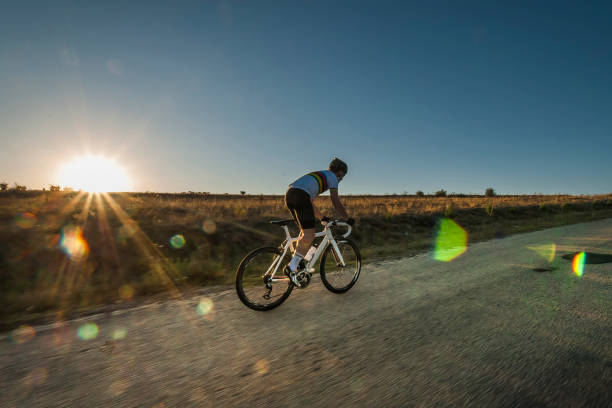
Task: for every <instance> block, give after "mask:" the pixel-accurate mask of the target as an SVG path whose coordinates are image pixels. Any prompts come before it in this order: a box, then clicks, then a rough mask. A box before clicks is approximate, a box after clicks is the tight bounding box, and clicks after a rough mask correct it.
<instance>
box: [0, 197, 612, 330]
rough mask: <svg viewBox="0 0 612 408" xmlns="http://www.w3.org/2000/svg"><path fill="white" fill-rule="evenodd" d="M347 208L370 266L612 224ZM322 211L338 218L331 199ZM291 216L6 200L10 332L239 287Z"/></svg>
mask: <svg viewBox="0 0 612 408" xmlns="http://www.w3.org/2000/svg"><path fill="white" fill-rule="evenodd" d="M342 199H343V202H345V204H346V207H347V208H348V210H349V213H350V214H351V216H354V217H355V218H356V219H357V225H356V229H355V230H354V234H353V238H354V239H355V240H356V241H357V242H358V244H359V245H360V247H361V248H362V254H363V256H364V260H365V261H366V262H367V261H368V260H372V259H376V258H379V257H387V256H407V255H411V254H414V253H416V252H419V251H422V250H425V249H428V248H430V247H431V246H432V243H433V241H434V239H435V236H436V230H437V225H439V220H440V219H444V218H451V219H453V220H454V221H455V222H456V223H457V224H458V225H460V226H461V227H463V228H464V229H465V230H466V232H467V234H468V241H469V242H474V241H479V240H483V239H489V238H493V237H503V236H505V235H509V234H515V233H519V232H526V231H531V230H536V229H542V228H547V227H552V226H558V225H565V224H571V223H576V222H582V221H589V220H594V219H600V218H607V217H612V196H609V195H608V196H562V195H530V196H497V197H483V196H462V197H459V196H455V197H452V196H451V197H431V196H426V197H414V196H407V195H394V196H344V197H342ZM316 203H317V206H318V207H319V208H320V209H321V210H322V212H323V213H324V214H330V215H331V208H330V202H329V199H328V198H327V197H320V198H318V199H317V202H316ZM287 216H288V212H287V211H286V210H285V209H284V206H283V201H282V197H280V196H263V195H261V196H254V195H244V196H237V195H211V194H156V193H130V194H95V195H89V194H86V193H78V192H73V193H64V192H36V191H32V192H12V193H11V192H7V193H3V194H0V248H1V249H0V251H1V252H0V271H1V272H0V273H1V276H0V289H1V291H2V297H1V299H2V300H1V304H0V306H1V310H2V312H0V313H1V315H0V328H10V327H13V326H15V325H17V324H19V323H21V322H25V321H37V320H41V319H42V320H47V319H62V318H68V317H69V316H71V315H73V314H74V313H79V312H82V311H86V310H89V309H91V308H92V307H95V306H98V305H105V304H109V303H121V302H130V301H132V300H133V299H135V298H138V297H141V296H143V295H149V294H153V293H162V292H163V293H168V294H170V295H173V294H174V295H178V294H180V293H181V292H183V291H184V290H187V289H189V288H193V287H199V286H202V285H215V284H227V283H231V282H232V281H233V274H234V271H235V269H236V266H237V265H238V263H239V262H240V259H241V258H242V257H243V256H244V255H245V254H246V253H247V252H249V251H250V250H252V249H254V248H256V247H259V246H262V245H278V244H279V243H280V241H281V239H282V237H283V235H282V231H281V229H280V228H278V227H276V226H272V225H270V224H269V223H268V221H269V220H271V219H278V218H287ZM295 231H296V230H295V228H293V232H295Z"/></svg>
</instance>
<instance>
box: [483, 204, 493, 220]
mask: <svg viewBox="0 0 612 408" xmlns="http://www.w3.org/2000/svg"><path fill="white" fill-rule="evenodd" d="M485 211H486V213H487V215H488V216H489V217H492V216H493V204H487V206H486V207H485Z"/></svg>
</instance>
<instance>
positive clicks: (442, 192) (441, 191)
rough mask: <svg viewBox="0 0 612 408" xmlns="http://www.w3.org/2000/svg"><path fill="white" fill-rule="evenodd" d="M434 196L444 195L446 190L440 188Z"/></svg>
mask: <svg viewBox="0 0 612 408" xmlns="http://www.w3.org/2000/svg"><path fill="white" fill-rule="evenodd" d="M435 196H436V197H446V190H444V189H442V190H438V191H436V193H435Z"/></svg>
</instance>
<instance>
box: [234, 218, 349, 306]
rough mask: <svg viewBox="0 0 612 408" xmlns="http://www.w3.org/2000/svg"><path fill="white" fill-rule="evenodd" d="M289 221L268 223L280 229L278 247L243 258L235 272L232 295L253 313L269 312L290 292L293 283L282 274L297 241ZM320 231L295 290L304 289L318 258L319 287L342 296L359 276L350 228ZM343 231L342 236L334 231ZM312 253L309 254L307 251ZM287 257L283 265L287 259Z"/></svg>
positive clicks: (329, 224) (331, 225) (328, 225)
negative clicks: (234, 288) (254, 311)
mask: <svg viewBox="0 0 612 408" xmlns="http://www.w3.org/2000/svg"><path fill="white" fill-rule="evenodd" d="M291 222H293V220H292V219H289V220H278V221H270V223H271V224H274V225H278V226H279V227H282V228H283V230H284V231H285V240H284V241H283V242H282V243H281V245H280V246H278V247H262V248H258V249H255V250H253V251H252V252H250V253H249V254H248V255H247V256H245V257H244V259H243V260H242V262H240V265H239V266H238V270H237V271H236V292H237V293H238V297H239V298H240V300H241V301H242V303H244V304H245V305H246V306H248V307H250V308H251V309H254V310H260V311H264V310H270V309H274V308H275V307H277V306H279V305H280V304H281V303H283V302H284V301H285V300H287V298H288V297H289V295H290V294H291V291H292V290H293V288H294V287H296V286H295V285H294V283H293V282H292V281H291V279H289V277H287V276H286V275H285V273H284V267H285V265H286V262H283V259H285V256H286V255H287V254H290V255H291V256H293V254H294V253H295V249H296V247H297V242H298V239H299V237H295V238H294V237H292V236H291V234H290V233H289V227H288V225H289V224H290V223H291ZM324 225H325V228H324V229H323V231H321V232H318V233H316V234H315V242H316V240H317V238H320V237H323V239H322V240H321V241H320V242H319V243H318V244H313V246H314V247H315V248H316V249H315V251H314V253H313V254H312V256H311V257H310V259H305V260H304V261H305V262H303V263H302V264H301V265H300V268H298V273H297V280H298V282H299V284H300V287H299V289H304V288H306V287H308V285H309V284H310V281H311V280H312V275H313V273H314V272H315V265H316V263H317V261H318V260H319V258H321V263H320V269H319V274H320V277H321V282H323V285H325V287H326V288H327V289H328V290H330V291H331V292H333V293H345V292H346V291H348V290H349V289H350V288H352V287H353V285H355V282H357V279H358V278H359V272H361V255H360V253H359V248H358V247H357V245H356V244H355V243H354V242H353V241H351V240H350V239H348V236H349V235H350V234H351V231H352V227H351V226H350V225H349V224H347V223H346V222H343V221H340V220H331V221H325V224H324ZM339 227H340V228H345V227H346V228H347V231H346V232H345V233H344V234H340V233H339V232H338V228H339ZM309 252H312V251H309ZM291 256H288V257H287V262H288V260H289V259H290V258H291Z"/></svg>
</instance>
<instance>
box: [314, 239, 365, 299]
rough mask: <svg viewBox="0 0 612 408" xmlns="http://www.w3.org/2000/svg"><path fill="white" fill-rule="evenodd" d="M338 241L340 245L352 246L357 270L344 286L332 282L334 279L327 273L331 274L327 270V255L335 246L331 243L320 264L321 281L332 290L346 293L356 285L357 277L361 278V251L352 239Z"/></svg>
mask: <svg viewBox="0 0 612 408" xmlns="http://www.w3.org/2000/svg"><path fill="white" fill-rule="evenodd" d="M336 243H337V244H338V246H339V247H340V246H347V247H349V248H351V249H352V250H353V252H354V255H355V260H354V261H355V262H356V268H355V272H354V274H353V277H352V278H351V280H350V282H349V283H348V284H346V285H344V286H339V285H336V284H335V283H334V282H332V280H331V279H330V278H329V277H328V276H327V275H326V273H330V274H331V272H330V271H328V272H326V271H325V263H326V261H327V257H328V256H329V254H330V253H331V251H332V250H333V246H332V245H331V244H330V245H328V246H327V248H326V249H325V252H323V255H322V256H321V265H320V274H321V282H323V285H325V287H326V288H327V289H328V290H329V291H330V292H333V293H338V294H339V293H345V292H346V291H348V290H349V289H350V288H352V287H353V286H354V285H355V283H356V282H357V279H359V274H360V273H361V253H360V252H359V248H358V247H357V244H355V243H354V242H353V241H352V240H350V239H348V238H343V239H340V240H337V241H336ZM332 256H333V255H332ZM343 257H344V255H343ZM334 262H335V261H334Z"/></svg>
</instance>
